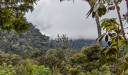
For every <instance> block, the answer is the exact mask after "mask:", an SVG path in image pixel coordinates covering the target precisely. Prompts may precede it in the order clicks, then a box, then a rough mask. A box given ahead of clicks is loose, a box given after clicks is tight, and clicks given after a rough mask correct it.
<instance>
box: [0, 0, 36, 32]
mask: <svg viewBox="0 0 128 75" xmlns="http://www.w3.org/2000/svg"><path fill="white" fill-rule="evenodd" d="M36 1H37V0H1V1H0V29H3V30H14V31H16V32H23V31H24V30H26V29H28V27H29V26H30V23H28V22H27V21H26V20H25V17H24V15H25V13H26V12H28V11H29V10H31V11H32V10H33V5H34V4H35V2H36Z"/></svg>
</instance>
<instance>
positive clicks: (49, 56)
mask: <svg viewBox="0 0 128 75" xmlns="http://www.w3.org/2000/svg"><path fill="white" fill-rule="evenodd" d="M64 1H66V0H60V3H61V2H64ZM68 1H75V0H68ZM83 1H84V2H87V3H88V4H89V5H90V10H88V13H87V14H86V16H87V17H89V16H91V17H92V18H93V19H94V20H95V22H96V26H97V34H98V37H97V39H95V40H86V41H85V40H83V39H80V40H70V39H69V38H68V37H67V36H66V35H65V34H62V35H58V36H57V38H56V39H52V40H51V39H49V38H50V37H49V36H47V35H44V34H42V33H41V32H40V31H39V29H37V28H36V27H35V26H34V25H33V24H32V23H30V22H28V21H27V19H26V17H25V14H26V13H27V12H32V11H33V10H34V6H35V5H36V2H38V0H0V75H128V39H127V37H126V35H127V32H126V31H125V29H127V27H125V26H124V22H126V23H127V22H128V0H83ZM124 1H125V3H126V8H127V12H123V14H122V13H121V8H120V3H121V2H124ZM111 11H116V12H114V13H116V14H117V18H113V17H112V18H107V17H103V16H104V15H106V14H108V12H111ZM85 18H86V17H85ZM83 35H84V34H83Z"/></svg>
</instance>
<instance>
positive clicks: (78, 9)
mask: <svg viewBox="0 0 128 75" xmlns="http://www.w3.org/2000/svg"><path fill="white" fill-rule="evenodd" d="M122 5H124V3H123V4H122ZM88 10H89V5H88V3H86V2H84V1H82V0H76V1H75V2H74V3H73V2H72V1H64V2H62V3H60V1H59V0H40V1H39V2H37V5H36V6H35V9H34V11H33V12H32V13H28V14H27V15H26V16H27V19H28V21H29V22H32V23H33V24H34V25H36V26H37V28H39V29H40V31H41V32H42V33H44V34H46V35H48V36H50V37H51V38H55V37H56V36H57V34H66V35H67V36H68V37H69V38H85V39H94V38H96V37H97V30H96V29H97V28H96V23H95V20H94V19H92V18H91V17H89V18H86V13H87V12H88ZM124 11H125V10H124ZM124 11H123V12H124ZM111 14H112V13H109V15H111ZM109 15H108V16H109ZM112 16H113V15H112Z"/></svg>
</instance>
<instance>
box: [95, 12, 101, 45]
mask: <svg viewBox="0 0 128 75" xmlns="http://www.w3.org/2000/svg"><path fill="white" fill-rule="evenodd" d="M95 21H96V24H97V33H98V38H99V37H100V36H101V27H100V21H99V16H98V14H96V16H95ZM97 44H100V45H102V42H101V41H97Z"/></svg>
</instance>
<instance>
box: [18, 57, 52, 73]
mask: <svg viewBox="0 0 128 75" xmlns="http://www.w3.org/2000/svg"><path fill="white" fill-rule="evenodd" d="M33 62H34V61H32V60H29V59H26V60H25V61H24V62H23V64H19V65H17V66H16V72H17V74H16V75H51V72H50V70H49V68H46V67H45V66H43V65H36V64H34V63H33Z"/></svg>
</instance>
